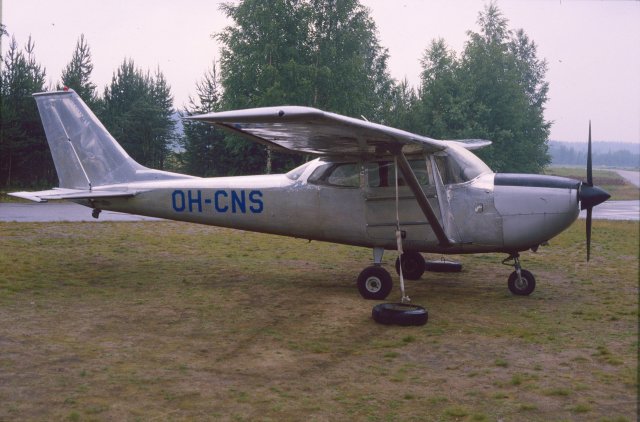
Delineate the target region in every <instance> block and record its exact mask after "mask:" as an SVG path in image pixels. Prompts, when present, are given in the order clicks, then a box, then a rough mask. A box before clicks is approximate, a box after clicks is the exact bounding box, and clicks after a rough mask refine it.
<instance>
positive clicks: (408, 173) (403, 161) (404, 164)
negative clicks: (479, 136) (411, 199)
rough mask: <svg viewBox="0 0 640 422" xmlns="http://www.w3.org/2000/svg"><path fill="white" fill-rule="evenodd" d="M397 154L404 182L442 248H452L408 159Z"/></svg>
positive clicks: (398, 151)
mask: <svg viewBox="0 0 640 422" xmlns="http://www.w3.org/2000/svg"><path fill="white" fill-rule="evenodd" d="M395 154H396V157H397V158H398V167H400V171H401V172H402V175H403V176H404V180H406V181H407V185H408V186H409V188H410V189H411V191H412V192H413V194H414V195H415V197H416V201H418V205H419V206H420V208H421V209H422V212H423V213H424V216H425V217H427V221H428V222H429V224H430V225H431V229H432V230H433V232H434V233H435V235H436V237H437V238H438V241H439V242H440V246H451V241H450V240H449V238H448V237H447V235H446V234H445V232H444V229H443V228H442V225H441V224H440V222H439V221H438V218H437V217H436V214H435V213H434V212H433V208H431V204H429V201H428V200H427V195H425V193H424V191H423V190H422V187H420V182H418V178H417V177H416V175H415V173H414V172H413V170H412V169H411V166H410V165H409V161H407V157H405V155H404V153H403V152H402V150H397V151H395Z"/></svg>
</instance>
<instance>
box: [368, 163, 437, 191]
mask: <svg viewBox="0 0 640 422" xmlns="http://www.w3.org/2000/svg"><path fill="white" fill-rule="evenodd" d="M409 165H410V166H411V169H412V170H413V173H414V174H415V175H416V177H417V178H418V182H420V184H421V185H423V186H427V185H429V184H430V180H429V171H428V170H427V163H426V161H425V160H424V159H418V160H409ZM395 177H396V174H395V169H394V165H393V161H372V162H369V163H367V184H368V186H369V187H372V188H386V187H394V186H395V184H396V181H395ZM406 184H407V182H405V180H404V177H402V174H398V186H406Z"/></svg>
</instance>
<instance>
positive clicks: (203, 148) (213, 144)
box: [181, 62, 232, 176]
mask: <svg viewBox="0 0 640 422" xmlns="http://www.w3.org/2000/svg"><path fill="white" fill-rule="evenodd" d="M196 95H197V98H195V99H194V98H193V97H189V104H188V105H187V106H186V107H185V108H184V110H183V111H182V113H181V114H182V115H183V116H192V115H194V114H204V113H210V112H213V111H219V110H220V101H221V97H220V89H219V80H218V71H217V68H216V64H215V62H214V63H213V65H212V67H211V69H208V70H207V71H206V72H205V74H204V76H203V77H202V79H201V80H200V81H199V82H197V83H196ZM224 139H225V134H224V133H222V132H221V131H220V130H219V129H216V128H215V127H213V126H211V125H204V124H201V123H197V122H189V121H185V122H184V137H183V140H182V146H183V147H184V150H185V151H184V154H183V157H184V166H185V171H186V172H187V173H189V174H194V175H197V176H219V175H224V174H229V173H232V169H230V168H229V164H230V163H229V160H227V159H226V156H225V151H224Z"/></svg>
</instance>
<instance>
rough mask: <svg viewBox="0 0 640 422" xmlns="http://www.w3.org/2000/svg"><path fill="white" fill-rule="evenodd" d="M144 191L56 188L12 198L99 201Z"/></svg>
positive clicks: (17, 193)
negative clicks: (99, 199)
mask: <svg viewBox="0 0 640 422" xmlns="http://www.w3.org/2000/svg"><path fill="white" fill-rule="evenodd" d="M140 192H142V191H130V190H126V191H125V190H120V191H114V190H95V189H94V190H89V189H64V188H54V189H49V190H42V191H38V192H12V193H9V195H11V196H15V197H17V198H22V199H28V200H30V201H34V202H47V201H49V200H57V199H71V200H73V199H98V198H114V197H130V196H135V195H137V194H138V193H140Z"/></svg>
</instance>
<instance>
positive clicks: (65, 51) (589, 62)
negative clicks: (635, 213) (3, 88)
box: [0, 0, 640, 143]
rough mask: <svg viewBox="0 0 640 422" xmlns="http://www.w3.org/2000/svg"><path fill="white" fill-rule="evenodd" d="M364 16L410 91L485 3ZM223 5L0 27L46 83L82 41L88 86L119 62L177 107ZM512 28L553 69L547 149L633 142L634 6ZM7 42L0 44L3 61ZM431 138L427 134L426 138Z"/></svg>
mask: <svg viewBox="0 0 640 422" xmlns="http://www.w3.org/2000/svg"><path fill="white" fill-rule="evenodd" d="M361 2H362V3H363V4H364V5H366V6H368V7H369V8H370V10H371V14H372V16H373V19H374V20H375V21H376V24H377V26H378V30H379V37H380V42H381V44H382V45H383V46H385V47H387V48H388V49H389V54H390V61H389V67H390V72H391V75H392V76H393V77H394V78H396V79H398V80H399V79H403V78H405V77H406V78H407V79H408V80H409V82H410V83H411V84H413V85H414V86H417V84H418V82H419V73H420V58H421V56H422V53H423V52H424V50H425V48H426V47H427V46H428V44H429V43H430V41H431V40H432V39H434V38H438V37H442V38H444V39H445V41H446V42H447V44H448V45H449V46H450V47H451V48H453V49H454V50H455V51H457V52H458V53H460V52H461V51H462V50H463V48H464V43H465V41H466V40H467V34H466V32H467V31H468V30H473V31H477V30H478V26H477V24H476V20H477V17H478V12H479V11H480V10H482V9H483V7H484V5H485V3H486V2H485V1H482V0H456V1H448V0H428V1H427V0H403V1H391V0H361ZM220 3H221V1H204V0H181V1H177V0H174V1H169V0H110V1H104V0H0V4H1V5H2V21H3V23H4V24H5V26H6V27H7V30H8V32H9V34H10V35H13V36H15V38H16V40H17V42H18V43H19V44H20V45H21V46H22V45H24V43H25V42H26V40H27V37H28V36H29V34H31V35H32V37H33V39H34V41H35V43H36V57H37V59H38V61H39V62H40V63H41V64H42V65H43V66H45V67H46V70H47V78H48V80H49V82H50V83H51V84H55V83H56V82H58V81H59V79H60V74H61V71H62V69H63V68H64V67H65V65H66V64H67V63H68V62H69V61H70V59H71V55H72V53H73V50H74V48H75V44H76V41H77V39H78V37H79V36H80V34H81V33H84V34H85V37H86V39H87V41H88V43H89V46H90V48H91V52H92V57H93V64H94V71H93V81H94V82H95V83H96V84H97V85H98V88H99V91H100V92H102V90H103V89H104V86H105V85H107V84H108V83H109V82H110V81H111V77H112V75H113V72H114V71H115V70H116V69H117V68H118V66H120V64H121V63H122V61H123V59H124V58H125V57H127V58H132V59H133V60H134V61H135V63H136V65H137V66H139V67H141V68H142V69H145V70H146V69H150V70H152V71H153V70H155V69H156V68H157V67H158V66H159V67H160V70H161V71H162V72H163V73H164V75H165V76H166V78H167V80H168V82H169V84H170V85H171V87H172V92H173V95H174V99H175V105H176V107H179V108H180V107H182V105H184V104H185V103H186V101H187V98H188V96H189V95H193V94H194V93H195V83H196V81H198V80H199V79H200V78H201V77H202V75H203V74H204V72H205V71H206V69H207V68H208V67H210V66H211V63H212V61H213V60H214V59H215V58H216V57H218V55H219V54H218V51H219V47H220V45H219V43H218V42H217V41H216V40H214V39H212V37H211V34H213V33H216V32H219V31H221V30H222V29H223V28H224V27H225V26H226V25H229V24H230V22H229V21H228V20H227V19H226V18H225V17H224V15H223V14H222V13H221V12H220V11H219V10H218V6H219V4H220ZM498 6H499V7H500V9H501V10H502V12H503V14H504V15H505V17H506V18H507V19H508V20H509V26H510V28H512V29H517V28H523V29H524V30H525V32H526V33H527V34H528V35H529V37H530V38H531V39H533V40H534V41H535V42H536V43H537V44H538V56H539V57H540V58H546V59H547V61H548V63H549V71H548V73H547V80H548V81H549V83H550V85H551V86H550V91H549V101H548V103H547V110H546V118H547V119H549V120H551V121H553V122H554V123H553V126H552V129H551V139H554V140H562V141H584V140H585V139H586V135H587V125H588V120H589V119H591V120H592V124H593V137H594V140H611V141H625V142H635V143H640V1H570V0H554V1H541V0H539V1H523V0H520V1H513V0H510V1H508V0H501V1H498ZM7 44H8V39H7V38H6V37H4V38H3V41H2V49H3V54H4V52H5V51H6V46H7ZM426 135H428V134H426Z"/></svg>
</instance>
